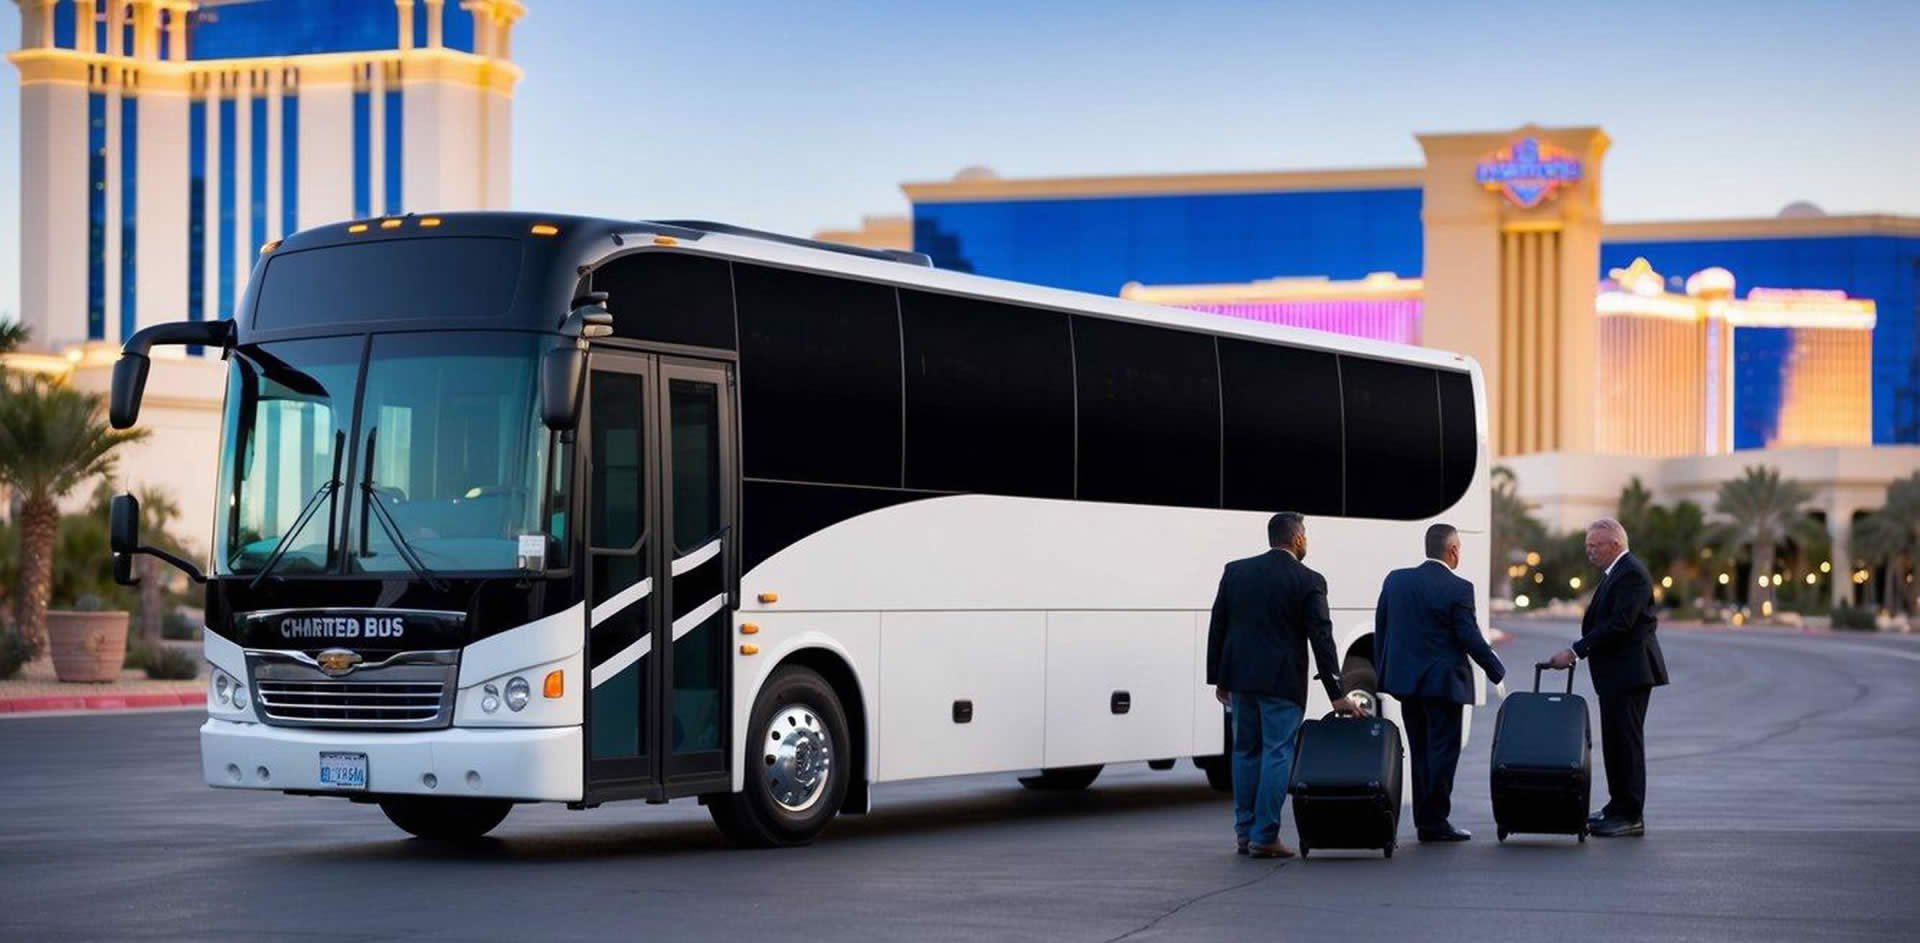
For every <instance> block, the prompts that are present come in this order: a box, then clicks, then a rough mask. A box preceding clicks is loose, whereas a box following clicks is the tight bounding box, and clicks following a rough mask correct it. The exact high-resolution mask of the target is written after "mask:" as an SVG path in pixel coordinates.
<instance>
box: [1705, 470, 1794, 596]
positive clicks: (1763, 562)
mask: <svg viewBox="0 0 1920 943" xmlns="http://www.w3.org/2000/svg"><path fill="white" fill-rule="evenodd" d="M1812 498H1813V492H1812V490H1810V489H1809V488H1807V486H1806V485H1803V484H1801V483H1800V482H1798V481H1795V480H1793V479H1791V478H1786V479H1783V478H1781V477H1780V470H1779V469H1777V468H1767V467H1762V466H1757V465H1750V466H1748V467H1747V470H1746V474H1744V475H1742V476H1741V477H1739V478H1735V479H1733V480H1732V481H1726V482H1722V483H1721V484H1720V495H1719V497H1718V499H1717V500H1715V501H1714V504H1713V509H1714V511H1715V512H1717V513H1719V514H1722V515H1725V516H1726V518H1727V522H1726V523H1725V525H1723V527H1722V529H1721V536H1723V537H1724V538H1725V539H1724V542H1725V543H1727V544H1730V545H1733V546H1736V547H1744V548H1746V549H1747V552H1748V556H1749V559H1751V560H1752V561H1753V572H1752V574H1751V575H1750V577H1749V580H1750V581H1749V582H1748V584H1747V587H1746V592H1747V606H1748V608H1750V609H1751V610H1753V612H1754V613H1756V614H1761V613H1766V612H1768V611H1769V610H1771V608H1772V603H1773V596H1774V593H1773V586H1772V585H1770V584H1769V583H1767V582H1765V581H1766V580H1767V578H1769V577H1771V576H1772V575H1773V562H1774V552H1775V549H1776V548H1777V547H1778V546H1779V545H1780V543H1781V542H1783V541H1785V540H1787V539H1788V538H1789V537H1793V538H1798V539H1801V540H1805V541H1810V542H1811V541H1817V540H1819V539H1820V534H1819V530H1820V525H1819V524H1818V523H1817V522H1815V521H1814V519H1813V518H1811V517H1809V516H1808V515H1807V512H1806V509H1805V507H1804V505H1805V504H1806V503H1807V502H1808V501H1810V500H1812Z"/></svg>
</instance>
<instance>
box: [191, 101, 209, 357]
mask: <svg viewBox="0 0 1920 943" xmlns="http://www.w3.org/2000/svg"><path fill="white" fill-rule="evenodd" d="M206 310H207V100H206V99H205V98H195V99H194V100H193V101H192V102H191V103H190V104H188V105H187V320H189V321H199V320H203V319H204V318H205V317H206Z"/></svg>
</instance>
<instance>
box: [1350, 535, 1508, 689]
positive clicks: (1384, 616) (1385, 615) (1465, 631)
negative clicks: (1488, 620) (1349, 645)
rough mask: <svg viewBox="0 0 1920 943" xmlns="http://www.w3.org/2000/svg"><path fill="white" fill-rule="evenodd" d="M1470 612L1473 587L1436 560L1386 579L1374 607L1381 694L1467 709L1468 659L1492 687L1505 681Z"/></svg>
mask: <svg viewBox="0 0 1920 943" xmlns="http://www.w3.org/2000/svg"><path fill="white" fill-rule="evenodd" d="M1473 611H1474V592H1473V584H1472V583H1471V582H1468V581H1467V580H1464V579H1461V578H1460V577H1459V576H1458V575H1456V574H1455V573H1454V572H1453V571H1452V570H1450V569H1448V568H1447V565H1446V564H1444V563H1441V562H1440V561H1438V560H1428V561H1427V562H1425V563H1422V564H1420V565H1419V566H1415V567H1408V568H1406V569H1404V570H1395V571H1393V572H1392V573H1389V574H1387V581H1386V582H1385V583H1384V584H1382V585H1381V587H1380V601H1379V602H1378V603H1376V604H1375V605H1374V607H1373V655H1374V659H1373V660H1374V665H1375V667H1376V668H1377V669H1378V670H1379V672H1380V690H1382V691H1385V692H1387V693H1388V694H1391V695H1393V696H1395V697H1430V698H1438V699H1440V700H1444V701H1448V702H1451V703H1454V704H1471V703H1473V697H1474V695H1475V694H1476V693H1478V692H1476V691H1475V690H1474V688H1475V684H1474V678H1473V669H1472V667H1470V666H1469V665H1468V664H1467V660H1468V659H1472V660H1473V661H1474V662H1476V663H1478V664H1479V665H1480V668H1481V670H1483V671H1485V672H1486V673H1487V677H1488V678H1491V679H1492V680H1493V681H1494V682H1495V683H1498V682H1499V681H1500V679H1501V678H1504V677H1506V676H1507V668H1506V666H1505V665H1504V664H1501V662H1500V657H1499V656H1497V655H1495V654H1494V653H1493V648H1492V647H1491V646H1489V645H1488V644H1487V639H1486V636H1484V635H1482V634H1480V623H1479V622H1478V621H1477V620H1475V619H1474V615H1473Z"/></svg>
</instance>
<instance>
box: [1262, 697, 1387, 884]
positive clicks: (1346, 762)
mask: <svg viewBox="0 0 1920 943" xmlns="http://www.w3.org/2000/svg"><path fill="white" fill-rule="evenodd" d="M1400 758H1401V746H1400V728H1399V727H1396V726H1394V723H1393V721H1390V720H1387V719H1386V718H1383V717H1362V718H1354V717H1336V716H1334V715H1333V714H1328V715H1327V716H1326V717H1325V718H1323V719H1321V720H1309V721H1307V722H1306V723H1303V724H1301V725H1300V731H1299V732H1298V733H1296V734H1295V735H1294V748H1293V775H1291V776H1290V777H1288V781H1287V793H1288V794H1289V795H1291V796H1292V797H1293V823H1294V825H1295V826H1296V827H1297V828H1298V829H1299V830H1300V857H1302V858H1304V857H1306V856H1307V855H1308V854H1310V853H1311V852H1312V851H1313V850H1314V849H1316V848H1378V849H1380V850H1381V851H1384V852H1386V856H1387V857H1389V858H1391V857H1393V847H1394V844H1395V836H1396V835H1397V833H1398V832H1399V831H1400V766H1401V763H1400Z"/></svg>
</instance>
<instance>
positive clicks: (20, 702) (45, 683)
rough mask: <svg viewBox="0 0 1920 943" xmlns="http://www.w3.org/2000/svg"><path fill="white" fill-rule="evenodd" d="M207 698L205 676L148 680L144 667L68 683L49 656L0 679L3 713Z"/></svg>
mask: <svg viewBox="0 0 1920 943" xmlns="http://www.w3.org/2000/svg"><path fill="white" fill-rule="evenodd" d="M206 702H207V682H206V681H205V679H200V680H194V681H149V680H147V675H146V672H144V671H122V672H120V679H119V680H118V681H109V682H106V683H103V684H77V683H65V682H61V681H59V680H57V679H55V677H54V674H53V661H52V660H51V659H47V658H42V659H40V660H39V661H34V662H30V663H28V664H27V665H26V666H25V667H23V668H21V669H20V674H19V675H18V676H17V677H15V678H12V679H10V680H6V681H0V715H10V714H29V713H39V712H43V711H87V710H132V709H136V708H155V707H198V706H200V705H203V704H205V703H206Z"/></svg>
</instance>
